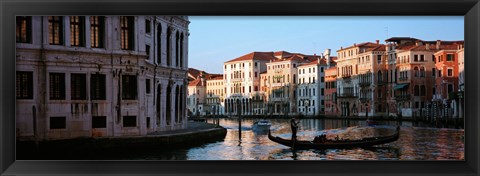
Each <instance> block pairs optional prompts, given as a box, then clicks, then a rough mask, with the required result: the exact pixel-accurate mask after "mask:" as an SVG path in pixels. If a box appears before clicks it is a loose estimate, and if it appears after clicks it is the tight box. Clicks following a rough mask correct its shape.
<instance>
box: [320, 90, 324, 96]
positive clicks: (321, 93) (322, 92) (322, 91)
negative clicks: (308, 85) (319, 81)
mask: <svg viewBox="0 0 480 176" xmlns="http://www.w3.org/2000/svg"><path fill="white" fill-rule="evenodd" d="M320 91H321V92H320V95H322V96H323V95H324V94H325V90H324V89H323V88H322V89H320Z"/></svg>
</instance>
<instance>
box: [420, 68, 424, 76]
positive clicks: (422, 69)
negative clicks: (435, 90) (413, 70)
mask: <svg viewBox="0 0 480 176" xmlns="http://www.w3.org/2000/svg"><path fill="white" fill-rule="evenodd" d="M420 77H425V67H421V68H420Z"/></svg>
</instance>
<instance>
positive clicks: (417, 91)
mask: <svg viewBox="0 0 480 176" xmlns="http://www.w3.org/2000/svg"><path fill="white" fill-rule="evenodd" d="M419 91H420V90H419V87H418V85H415V92H414V95H415V96H419Z"/></svg>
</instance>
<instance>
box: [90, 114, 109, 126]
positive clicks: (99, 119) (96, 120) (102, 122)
mask: <svg viewBox="0 0 480 176" xmlns="http://www.w3.org/2000/svg"><path fill="white" fill-rule="evenodd" d="M92 128H107V117H106V116H92Z"/></svg>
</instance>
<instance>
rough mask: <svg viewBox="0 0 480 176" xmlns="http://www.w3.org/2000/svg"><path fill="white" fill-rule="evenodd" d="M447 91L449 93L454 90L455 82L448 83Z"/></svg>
mask: <svg viewBox="0 0 480 176" xmlns="http://www.w3.org/2000/svg"><path fill="white" fill-rule="evenodd" d="M447 91H448V93H449V94H450V93H452V92H453V84H448V87H447Z"/></svg>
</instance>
